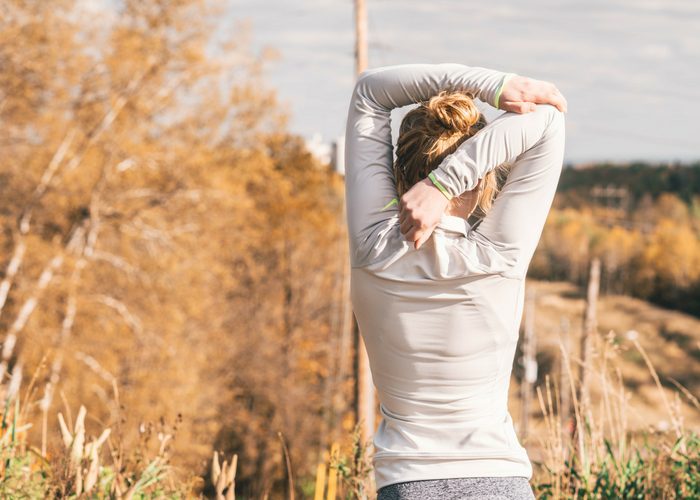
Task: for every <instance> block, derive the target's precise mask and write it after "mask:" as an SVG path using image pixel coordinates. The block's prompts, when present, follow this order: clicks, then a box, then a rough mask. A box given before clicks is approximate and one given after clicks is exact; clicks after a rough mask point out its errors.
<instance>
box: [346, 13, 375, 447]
mask: <svg viewBox="0 0 700 500" xmlns="http://www.w3.org/2000/svg"><path fill="white" fill-rule="evenodd" d="M366 69H367V6H366V4H365V0H355V73H356V75H359V74H360V73H362V72H363V71H364V70H366ZM352 329H353V337H354V344H355V363H354V369H355V405H356V406H355V408H356V415H357V420H358V421H360V420H361V421H362V439H364V440H369V439H370V438H371V437H372V436H373V435H374V423H375V398H374V382H373V381H372V373H371V371H370V367H369V358H368V357H367V350H366V348H365V343H364V341H363V340H362V335H361V334H360V329H359V327H358V325H357V320H356V319H355V316H354V315H353V328H352Z"/></svg>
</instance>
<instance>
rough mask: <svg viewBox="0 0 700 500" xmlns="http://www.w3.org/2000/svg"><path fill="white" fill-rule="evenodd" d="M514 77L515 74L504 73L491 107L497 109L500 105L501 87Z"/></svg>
mask: <svg viewBox="0 0 700 500" xmlns="http://www.w3.org/2000/svg"><path fill="white" fill-rule="evenodd" d="M514 76H517V74H516V73H506V75H505V76H504V77H503V81H502V82H501V85H500V87H498V90H497V91H496V96H495V97H494V99H493V101H494V103H493V105H494V106H495V107H496V109H498V105H499V104H500V100H501V92H503V87H505V86H506V83H508V81H509V80H510V79H511V78H513V77H514Z"/></svg>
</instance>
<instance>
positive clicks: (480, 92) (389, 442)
mask: <svg viewBox="0 0 700 500" xmlns="http://www.w3.org/2000/svg"><path fill="white" fill-rule="evenodd" d="M504 75H505V73H502V72H498V71H493V70H489V69H485V68H474V67H471V68H470V67H467V66H463V65H459V64H437V65H400V66H389V67H384V68H378V69H376V70H371V71H369V72H365V73H363V74H362V75H361V77H360V78H359V80H358V83H357V85H356V86H355V89H354V92H353V95H352V98H351V102H350V108H349V113H348V122H347V129H346V160H345V161H346V167H345V168H346V184H345V187H346V209H347V218H348V231H349V246H350V256H351V268H352V269H351V301H352V306H353V310H354V312H355V316H356V318H357V322H358V325H359V328H360V333H361V335H362V337H363V340H364V342H365V346H366V348H367V354H368V356H369V362H370V368H371V372H372V379H373V381H374V384H375V387H376V388H377V395H378V398H379V402H380V412H381V416H382V419H381V422H380V424H379V428H378V429H377V432H376V433H375V435H374V448H375V454H374V458H373V464H374V469H375V481H376V487H377V488H378V489H379V488H381V487H382V486H385V485H388V484H392V483H397V482H403V481H414V480H428V479H443V478H460V477H493V476H495V477H501V476H519V477H526V478H530V477H531V475H532V466H531V463H530V461H529V458H528V456H527V453H526V450H525V448H523V447H522V446H521V445H520V443H519V441H518V438H517V436H516V433H515V429H514V426H513V421H512V418H511V415H510V413H509V411H508V388H509V382H510V376H511V371H512V365H513V359H514V355H515V348H516V344H517V341H518V334H519V327H520V322H521V319H522V311H523V299H524V293H525V275H526V272H527V268H528V266H529V263H530V260H531V258H532V254H533V253H534V251H535V248H536V246H537V242H538V241H539V238H540V235H541V232H542V228H543V226H544V222H545V220H546V217H547V213H548V212H549V209H550V207H551V203H552V200H553V197H554V192H555V190H556V185H557V183H558V180H559V176H560V173H561V168H562V161H563V152H564V135H565V134H564V117H563V114H562V113H561V112H559V111H558V110H557V109H556V108H554V107H553V106H550V105H538V106H536V110H535V111H534V112H531V113H527V114H524V115H519V114H514V113H504V114H502V115H501V116H499V117H498V118H496V119H495V120H493V121H492V122H491V123H489V124H488V125H487V126H486V127H484V128H483V129H482V130H481V131H479V132H478V133H477V134H476V135H475V136H473V137H471V138H469V139H468V140H466V141H464V142H463V143H462V144H460V146H459V147H458V148H457V150H456V151H455V152H454V153H453V154H452V155H449V156H448V157H446V158H445V160H444V161H443V162H442V163H441V164H440V165H439V166H438V167H437V168H436V169H435V170H433V173H434V174H435V176H436V178H438V180H439V181H440V182H441V183H442V184H443V185H444V186H445V188H446V189H447V190H448V191H449V193H450V194H452V195H455V196H457V195H459V194H461V193H462V192H463V191H464V190H468V189H472V188H473V187H474V186H475V185H476V182H477V181H478V179H480V178H482V177H483V176H484V175H486V173H487V172H489V171H490V170H492V169H493V168H495V167H496V166H498V165H500V164H502V163H505V162H508V163H511V168H510V171H509V174H508V178H507V180H506V182H505V185H504V186H503V189H502V191H501V192H500V193H499V195H498V196H497V198H496V200H495V201H494V203H493V207H492V208H491V210H490V211H489V213H488V214H487V215H486V216H485V217H484V219H483V220H482V221H481V222H480V223H479V224H478V225H476V226H475V227H472V226H470V224H469V223H468V222H467V221H466V220H464V219H462V218H459V217H454V216H450V215H443V217H442V219H441V221H440V223H439V224H438V226H437V228H436V229H435V231H434V232H433V234H432V236H431V237H430V239H429V240H428V241H427V242H426V243H425V244H424V245H423V246H422V247H421V248H420V249H419V250H415V248H414V247H413V244H412V243H409V242H407V241H406V240H405V238H404V237H403V235H402V234H401V232H400V228H399V223H398V207H397V206H393V207H391V206H390V207H389V208H387V204H388V203H389V202H390V201H391V200H392V199H393V198H395V197H396V196H397V193H396V187H395V182H394V179H393V174H392V168H391V165H392V161H393V151H392V143H391V127H390V113H391V110H392V109H393V108H395V107H399V106H405V105H408V104H412V103H416V102H421V101H425V100H427V99H429V98H430V97H431V96H433V95H436V94H438V93H439V92H440V91H441V90H448V89H449V90H462V91H467V92H471V93H473V95H475V96H477V97H479V98H480V99H482V100H484V101H485V102H489V103H491V102H493V98H494V95H495V93H496V92H497V90H498V88H499V86H500V84H501V82H502V81H503V77H504Z"/></svg>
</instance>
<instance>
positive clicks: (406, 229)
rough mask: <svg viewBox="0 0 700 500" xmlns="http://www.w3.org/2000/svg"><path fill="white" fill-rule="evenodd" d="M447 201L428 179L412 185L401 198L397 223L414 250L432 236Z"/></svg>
mask: <svg viewBox="0 0 700 500" xmlns="http://www.w3.org/2000/svg"><path fill="white" fill-rule="evenodd" d="M449 202H450V200H448V199H447V198H446V197H445V195H444V194H442V193H441V192H440V190H439V189H438V188H437V187H435V185H434V184H433V183H432V181H431V180H430V179H427V178H426V179H423V180H422V181H420V182H417V183H416V184H414V185H413V187H412V188H411V189H409V190H408V191H406V193H404V195H403V196H402V197H401V201H400V203H399V223H400V224H401V233H402V234H404V235H405V237H406V240H407V241H412V242H415V247H416V250H418V249H419V248H420V247H421V246H422V245H423V243H425V242H426V241H427V239H428V238H430V235H431V234H433V229H435V226H437V224H438V222H440V218H441V217H442V214H443V213H444V212H445V208H447V205H448V203H449Z"/></svg>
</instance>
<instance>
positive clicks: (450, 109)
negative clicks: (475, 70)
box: [425, 91, 481, 135]
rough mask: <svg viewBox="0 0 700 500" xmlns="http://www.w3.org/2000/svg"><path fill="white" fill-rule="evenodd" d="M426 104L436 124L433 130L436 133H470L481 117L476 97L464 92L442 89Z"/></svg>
mask: <svg viewBox="0 0 700 500" xmlns="http://www.w3.org/2000/svg"><path fill="white" fill-rule="evenodd" d="M425 106H426V108H427V109H428V112H429V115H430V116H431V118H432V119H433V121H434V124H435V127H434V130H431V133H433V134H434V135H442V134H445V133H446V132H449V133H452V134H454V133H469V132H470V131H471V127H473V126H474V125H475V124H476V123H478V122H479V118H480V117H481V112H480V111H479V110H478V109H477V107H476V104H475V103H474V99H473V98H472V97H471V96H470V95H469V94H465V93H463V92H448V91H442V92H440V93H439V94H438V95H436V96H434V97H432V98H431V99H430V100H429V101H428V102H427V103H426V104H425ZM432 128H433V127H431V129H432Z"/></svg>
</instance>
